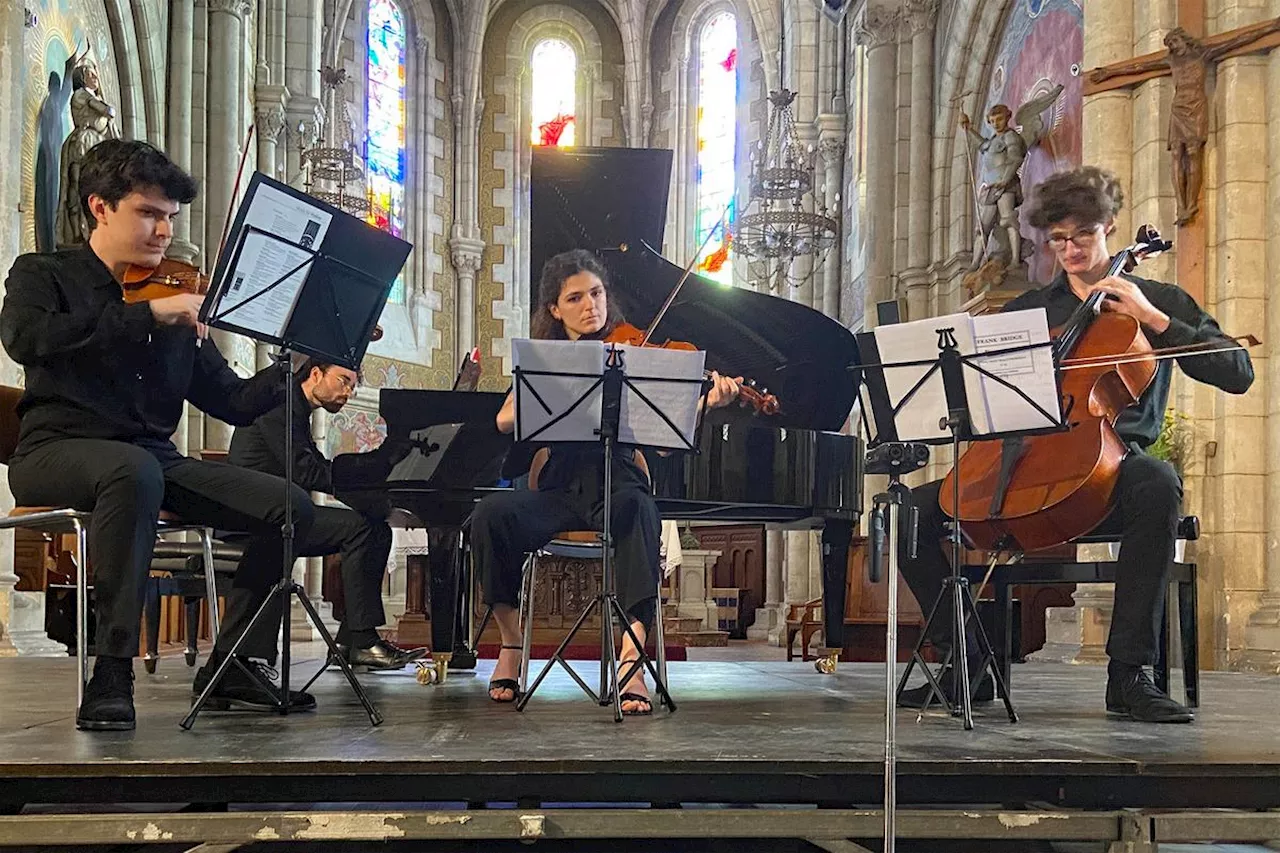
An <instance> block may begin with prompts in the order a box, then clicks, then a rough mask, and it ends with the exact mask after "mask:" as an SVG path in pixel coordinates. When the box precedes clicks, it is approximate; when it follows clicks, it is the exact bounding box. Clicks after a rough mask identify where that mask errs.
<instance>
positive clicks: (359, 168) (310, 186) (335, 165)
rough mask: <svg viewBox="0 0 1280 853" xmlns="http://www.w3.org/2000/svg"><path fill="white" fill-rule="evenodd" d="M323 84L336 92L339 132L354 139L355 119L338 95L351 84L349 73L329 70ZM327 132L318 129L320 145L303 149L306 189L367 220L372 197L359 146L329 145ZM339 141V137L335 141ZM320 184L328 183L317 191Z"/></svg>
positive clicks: (326, 88) (341, 70) (322, 71)
mask: <svg viewBox="0 0 1280 853" xmlns="http://www.w3.org/2000/svg"><path fill="white" fill-rule="evenodd" d="M320 80H321V84H322V85H323V87H324V88H325V90H326V91H329V92H332V93H333V94H334V97H333V98H332V99H327V100H331V102H333V103H337V104H339V105H340V109H341V111H342V113H341V119H340V121H339V123H338V127H339V129H345V131H346V136H347V137H348V139H349V138H350V137H351V135H352V126H351V117H350V115H348V113H347V99H346V98H345V97H340V96H339V95H338V89H339V88H341V87H342V86H343V84H345V83H346V82H347V72H346V69H335V68H332V67H330V66H325V67H324V68H323V69H321V71H320ZM326 130H327V128H325V127H324V126H323V125H322V126H321V127H320V128H318V132H317V134H316V139H317V142H316V144H315V145H313V146H311V147H310V148H303V150H302V154H301V162H302V167H303V169H305V170H306V174H307V177H306V183H305V185H304V189H305V191H306V193H307V195H310V196H311V197H312V198H316V199H319V200H320V201H323V202H325V203H326V204H331V205H333V206H334V207H336V208H338V209H339V210H341V211H344V212H346V213H349V214H351V215H352V216H357V217H360V218H361V219H363V218H365V217H366V216H368V214H369V196H368V194H367V193H366V191H365V186H364V165H363V163H362V162H361V161H360V160H359V159H358V158H357V157H356V153H355V146H354V145H352V144H351V143H350V142H344V143H341V144H338V143H335V144H332V145H331V144H328V143H327V142H325V141H324V140H326V139H327V138H328V133H326ZM334 138H335V139H336V138H337V137H336V136H335V137H334ZM317 181H324V182H326V183H325V185H324V188H323V189H318V188H317V187H316V182H317Z"/></svg>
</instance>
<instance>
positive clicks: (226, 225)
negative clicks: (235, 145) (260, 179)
mask: <svg viewBox="0 0 1280 853" xmlns="http://www.w3.org/2000/svg"><path fill="white" fill-rule="evenodd" d="M252 140H253V122H249V130H248V131H247V132H246V133H245V135H244V148H243V149H241V151H240V168H238V169H236V182H235V184H234V185H233V186H232V187H231V200H230V201H228V202H227V215H226V217H225V218H224V219H223V220H222V237H221V238H220V239H219V240H218V253H217V254H216V255H214V257H213V266H212V267H210V268H209V275H213V271H214V270H216V269H217V268H218V261H220V260H222V251H223V249H225V248H226V247H227V232H228V231H229V230H230V229H231V211H233V210H235V207H236V198H237V197H238V196H239V195H240V179H241V178H242V177H244V164H245V161H246V160H248V159H249V143H250V142H251V141H252Z"/></svg>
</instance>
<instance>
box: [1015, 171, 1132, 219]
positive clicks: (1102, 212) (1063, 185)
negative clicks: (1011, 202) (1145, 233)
mask: <svg viewBox="0 0 1280 853" xmlns="http://www.w3.org/2000/svg"><path fill="white" fill-rule="evenodd" d="M1123 206H1124V191H1123V190H1121V189H1120V181H1119V180H1118V179H1117V178H1116V176H1115V175H1113V174H1112V173H1111V172H1108V171H1107V170H1105V169H1099V168H1098V167H1097V166H1081V167H1080V168H1078V169H1072V170H1070V171H1067V172H1058V173H1056V174H1053V175H1050V176H1049V177H1048V178H1045V180H1044V181H1043V182H1041V183H1040V184H1039V185H1038V186H1037V187H1036V188H1035V193H1034V200H1033V201H1032V203H1031V211H1030V212H1029V213H1028V215H1027V221H1028V222H1029V223H1030V224H1031V227H1032V228H1048V227H1049V226H1050V225H1053V224H1054V223H1055V222H1062V221H1063V220H1066V219H1074V220H1075V221H1076V223H1077V224H1078V225H1080V226H1082V227H1086V228H1087V227H1091V226H1094V225H1103V224H1105V223H1107V222H1108V221H1110V220H1111V218H1112V217H1114V216H1115V215H1116V214H1117V213H1119V212H1120V208H1121V207H1123Z"/></svg>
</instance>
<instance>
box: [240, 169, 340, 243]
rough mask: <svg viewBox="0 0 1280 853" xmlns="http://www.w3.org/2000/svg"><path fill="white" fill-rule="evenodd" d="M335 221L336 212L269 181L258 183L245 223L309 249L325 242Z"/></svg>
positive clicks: (245, 216) (246, 213)
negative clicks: (326, 210)
mask: <svg viewBox="0 0 1280 853" xmlns="http://www.w3.org/2000/svg"><path fill="white" fill-rule="evenodd" d="M332 221H333V214H331V213H326V212H325V211H323V210H321V209H320V208H319V207H316V206H315V205H313V204H309V203H308V202H306V201H305V200H303V199H299V198H294V197H293V196H291V195H289V194H288V193H284V192H281V191H280V190H278V189H276V188H275V187H272V186H268V185H267V184H260V185H259V186H258V189H257V191H256V192H254V194H253V200H252V201H251V202H250V203H249V209H248V210H246V211H245V215H244V224H245V225H252V226H253V227H254V228H260V229H262V230H263V231H266V232H267V233H269V234H275V235H276V236H277V237H281V238H283V239H285V240H288V241H289V242H291V243H297V244H298V245H300V246H303V247H304V248H308V249H316V248H317V247H319V246H320V244H321V243H323V242H324V237H325V235H326V234H328V233H329V223H331V222H332Z"/></svg>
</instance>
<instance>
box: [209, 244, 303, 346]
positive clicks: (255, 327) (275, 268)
mask: <svg viewBox="0 0 1280 853" xmlns="http://www.w3.org/2000/svg"><path fill="white" fill-rule="evenodd" d="M311 261H312V255H311V254H310V253H309V252H307V251H306V250H305V249H300V248H298V247H297V246H291V245H289V244H288V243H281V242H280V241H279V240H274V239H272V238H271V237H269V236H267V235H265V234H259V233H257V232H253V231H248V232H245V233H244V240H243V242H242V244H241V249H240V254H239V256H238V257H237V258H236V265H235V267H234V268H233V269H231V270H230V271H229V272H228V273H227V276H228V278H229V279H230V281H231V286H230V287H229V288H227V291H226V293H225V295H224V296H223V297H222V302H221V304H220V305H219V306H218V310H219V311H221V312H222V314H221V319H222V320H224V321H226V322H228V323H233V324H235V325H237V326H239V327H241V328H242V329H246V330H248V331H251V332H258V333H261V334H264V335H269V336H271V337H274V338H279V337H280V336H281V334H283V332H284V330H285V327H286V326H287V325H288V323H289V317H290V316H291V315H292V314H293V307H294V305H295V304H296V303H297V301H298V294H299V293H301V292H302V285H303V284H304V283H305V282H306V280H307V274H308V273H309V272H310V270H311V263H310V262H311ZM300 265H301V268H300V269H297V271H296V272H294V273H293V274H292V275H290V276H289V277H288V278H286V279H285V280H284V281H281V282H280V283H279V284H277V285H276V286H275V287H271V285H273V284H275V282H276V281H277V280H279V279H280V277H281V276H283V275H284V274H285V273H287V272H289V271H290V270H293V269H295V268H297V267H299V266H300ZM268 288H270V289H269V290H268ZM264 290H265V291H266V292H265V293H262V292H263V291H264ZM256 293H262V295H261V296H258V297H257V298H256V299H253V301H251V302H247V303H245V300H246V299H249V298H250V297H252V296H254V294H256ZM241 303H245V304H241ZM237 306H238V307H237Z"/></svg>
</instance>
